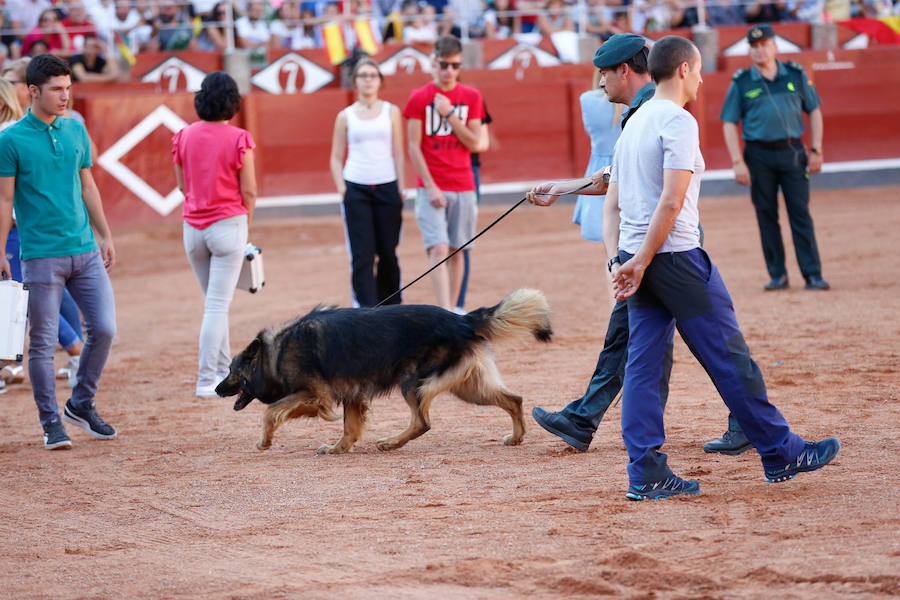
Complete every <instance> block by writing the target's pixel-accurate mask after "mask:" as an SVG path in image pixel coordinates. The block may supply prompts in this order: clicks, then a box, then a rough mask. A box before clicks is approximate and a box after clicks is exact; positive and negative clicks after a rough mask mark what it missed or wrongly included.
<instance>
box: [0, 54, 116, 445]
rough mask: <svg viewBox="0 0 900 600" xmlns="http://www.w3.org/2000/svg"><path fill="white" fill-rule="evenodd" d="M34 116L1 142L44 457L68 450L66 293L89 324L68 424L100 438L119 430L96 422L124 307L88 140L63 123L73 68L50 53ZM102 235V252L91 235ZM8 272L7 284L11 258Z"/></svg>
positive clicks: (34, 71) (2, 196) (1, 202)
mask: <svg viewBox="0 0 900 600" xmlns="http://www.w3.org/2000/svg"><path fill="white" fill-rule="evenodd" d="M25 80H26V83H27V84H28V90H29V93H30V94H31V108H30V109H29V110H28V113H27V114H26V115H25V117H24V118H23V119H22V120H21V121H19V122H18V123H16V124H15V125H12V126H10V127H8V128H6V129H5V130H4V131H3V132H2V133H0V247H5V245H6V237H7V234H8V232H9V229H10V226H11V224H12V209H13V207H15V210H16V223H17V226H18V230H19V236H20V240H21V258H22V270H23V280H24V283H25V284H26V285H27V286H28V288H29V290H30V294H29V297H28V312H29V315H30V323H31V333H30V347H29V354H28V373H29V376H30V378H31V383H32V388H33V391H34V401H35V403H36V404H37V406H38V412H39V416H40V421H41V426H42V427H43V429H44V448H46V449H48V450H56V449H60V448H70V447H71V446H72V442H71V440H70V439H69V436H68V435H67V434H66V430H65V428H64V427H63V424H62V422H61V421H60V416H59V407H58V405H57V402H56V379H55V372H54V368H53V355H54V352H55V350H56V337H57V336H56V334H57V326H58V320H59V307H60V302H61V299H62V293H63V288H64V287H65V288H66V289H68V290H69V292H70V293H71V294H72V297H73V298H74V299H75V302H76V304H78V307H79V308H80V309H81V312H82V314H83V315H84V319H85V324H86V327H87V332H88V336H87V341H86V343H85V345H84V349H83V350H82V354H81V363H80V365H79V368H78V375H77V382H76V384H75V387H74V389H73V390H72V397H71V398H70V399H69V400H68V402H66V406H65V409H64V411H63V417H62V418H63V419H64V420H65V421H66V422H68V423H71V424H73V425H77V426H79V427H81V428H83V429H85V430H86V431H87V432H88V433H89V434H90V435H92V436H94V437H95V438H98V439H104V440H108V439H112V438H114V437H116V430H115V429H114V428H113V427H112V426H111V425H109V424H107V423H105V422H104V421H103V419H101V418H100V416H99V415H98V414H97V410H96V408H95V405H94V396H95V394H96V392H97V384H98V382H99V380H100V375H101V373H102V372H103V367H104V365H105V364H106V360H107V358H108V357H109V350H110V347H111V346H112V340H113V337H114V336H115V333H116V308H115V300H114V298H113V290H112V285H111V284H110V281H109V277H108V276H107V273H106V271H107V270H108V269H111V268H112V267H113V265H114V264H115V259H116V252H115V248H114V246H113V242H112V234H111V232H110V230H109V225H108V224H107V222H106V215H105V214H104V213H103V205H102V204H101V202H100V194H99V192H98V191H97V186H96V185H95V184H94V179H93V177H92V176H91V170H90V167H91V153H90V148H89V141H88V136H87V132H86V131H85V129H84V127H83V126H82V125H81V124H80V123H78V122H77V121H75V120H73V119H66V118H63V116H62V115H63V114H64V112H65V110H66V104H67V103H68V100H69V94H70V92H71V88H72V82H71V71H70V70H69V66H68V64H66V63H65V62H64V61H62V60H61V59H59V58H57V57H56V56H52V55H50V54H43V55H40V56H37V57H35V58H34V59H33V60H32V61H31V63H29V65H28V69H27V71H26V74H25ZM91 226H93V227H94V228H96V229H97V233H98V234H99V235H100V245H99V248H98V245H97V242H96V240H95V239H94V232H93V230H92V228H91ZM0 271H2V276H3V277H4V278H8V277H9V272H10V267H9V263H8V261H7V260H6V256H5V255H2V256H0Z"/></svg>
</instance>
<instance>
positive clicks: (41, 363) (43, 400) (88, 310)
mask: <svg viewBox="0 0 900 600" xmlns="http://www.w3.org/2000/svg"><path fill="white" fill-rule="evenodd" d="M22 267H23V275H24V283H26V284H27V285H28V289H29V294H28V313H29V317H30V319H31V331H30V338H29V339H30V342H31V343H30V347H29V350H28V376H29V379H30V380H31V387H32V390H33V392H34V401H35V403H36V404H37V407H38V412H39V414H40V419H41V424H42V425H44V426H46V425H48V424H50V423H53V422H54V421H57V420H58V419H59V406H58V405H57V403H56V373H55V372H54V369H53V355H54V353H55V351H56V338H57V328H58V322H59V307H60V302H61V301H62V295H63V289H68V290H69V292H70V293H71V294H72V297H73V298H74V299H75V303H76V304H77V305H78V308H80V309H81V312H82V314H83V315H84V320H85V327H86V330H87V336H86V341H85V344H84V349H83V350H82V352H81V361H80V363H79V366H78V379H77V383H76V384H75V388H74V389H73V390H72V404H73V406H75V408H76V409H85V408H87V407H90V406H93V405H94V395H95V394H96V393H97V385H98V383H99V381H100V374H101V373H102V372H103V367H104V366H105V365H106V359H107V358H108V357H109V350H110V347H111V346H112V341H113V337H114V336H115V334H116V306H115V300H114V298H113V290H112V284H111V283H110V281H109V276H108V275H107V274H106V269H105V268H104V267H103V260H102V259H101V257H100V252H99V251H98V250H93V251H91V252H86V253H84V254H76V255H75V256H59V257H50V258H34V259H31V260H26V261H24V262H23V263H22Z"/></svg>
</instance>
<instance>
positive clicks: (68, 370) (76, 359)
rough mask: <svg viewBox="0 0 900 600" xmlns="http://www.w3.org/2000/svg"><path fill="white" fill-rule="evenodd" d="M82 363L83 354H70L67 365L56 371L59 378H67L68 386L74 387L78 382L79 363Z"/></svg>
mask: <svg viewBox="0 0 900 600" xmlns="http://www.w3.org/2000/svg"><path fill="white" fill-rule="evenodd" d="M80 363H81V356H70V357H69V362H68V363H66V366H65V367H63V368H62V369H60V370H59V371H57V372H56V378H57V379H65V380H66V387H67V388H73V387H75V384H76V383H78V365H79V364H80Z"/></svg>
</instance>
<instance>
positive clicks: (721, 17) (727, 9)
mask: <svg viewBox="0 0 900 600" xmlns="http://www.w3.org/2000/svg"><path fill="white" fill-rule="evenodd" d="M813 1H819V0H813ZM746 22H747V20H746V18H745V17H744V9H743V8H742V7H741V4H740V2H739V0H706V24H707V25H709V26H710V27H720V26H724V25H743V24H745V23H746Z"/></svg>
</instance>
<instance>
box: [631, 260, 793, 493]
mask: <svg viewBox="0 0 900 600" xmlns="http://www.w3.org/2000/svg"><path fill="white" fill-rule="evenodd" d="M620 258H621V260H622V262H623V263H624V262H626V261H627V260H628V259H629V258H631V255H630V254H627V253H625V252H620ZM676 322H677V323H678V326H679V331H680V333H681V335H682V337H683V338H684V341H685V343H686V344H687V345H688V347H689V348H690V350H691V352H692V353H693V354H694V356H695V357H697V359H698V360H699V361H700V364H701V365H703V368H704V369H706V372H707V374H709V376H710V378H711V379H712V381H713V383H714V384H715V386H716V389H717V390H718V391H719V394H720V395H721V396H722V399H723V400H724V401H725V404H726V405H727V406H728V408H729V409H730V410H731V415H732V416H733V418H734V419H735V420H736V421H737V423H738V424H739V425H740V427H741V429H743V431H744V433H745V434H746V436H747V439H748V440H750V442H751V443H752V444H753V446H754V447H755V448H756V449H757V451H758V452H759V454H760V457H761V458H762V464H763V466H764V467H765V468H775V467H777V466H778V465H784V464H787V463H789V462H791V461H792V460H794V459H795V458H796V457H797V455H799V454H800V451H801V450H802V448H803V443H804V442H803V439H802V438H801V437H800V436H798V435H797V434H795V433H793V432H792V431H791V430H790V427H788V424H787V422H786V421H785V419H784V417H783V416H782V415H781V413H780V412H779V411H778V409H777V408H775V406H774V405H772V404H771V403H770V402H769V399H768V396H767V394H766V385H765V382H764V381H763V377H762V373H761V372H760V370H759V367H758V366H757V365H756V363H755V362H753V359H752V358H751V357H750V350H749V349H748V348H747V344H746V342H745V341H744V336H743V335H742V334H741V330H740V327H739V326H738V322H737V317H736V316H735V313H734V305H733V304H732V301H731V296H730V295H729V293H728V289H727V288H726V287H725V283H724V282H723V281H722V277H721V275H719V271H718V269H717V268H716V266H715V265H714V264H713V263H712V261H711V260H710V258H709V255H708V254H707V253H706V251H705V250H703V249H702V248H695V249H693V250H689V251H687V252H668V253H661V254H657V255H656V257H655V258H654V259H653V260H652V261H651V263H650V265H649V266H648V267H647V269H646V271H645V274H644V278H643V280H642V282H641V286H640V288H638V291H637V292H636V293H635V294H634V296H632V297H631V298H629V299H628V324H629V333H630V337H629V341H628V363H627V366H626V368H625V382H624V391H623V396H622V437H623V439H624V441H625V448H626V450H627V451H628V459H629V463H628V479H629V483H631V484H634V485H642V484H645V483H651V482H654V481H659V480H661V479H665V478H666V477H669V476H670V475H672V471H671V469H669V466H668V464H667V457H666V455H665V454H663V453H662V452H660V451H659V449H660V448H661V447H662V445H663V444H664V443H665V440H666V433H665V426H664V423H663V414H664V411H665V407H666V400H667V397H668V393H669V374H670V373H671V370H672V339H673V335H674V331H675V324H676Z"/></svg>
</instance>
